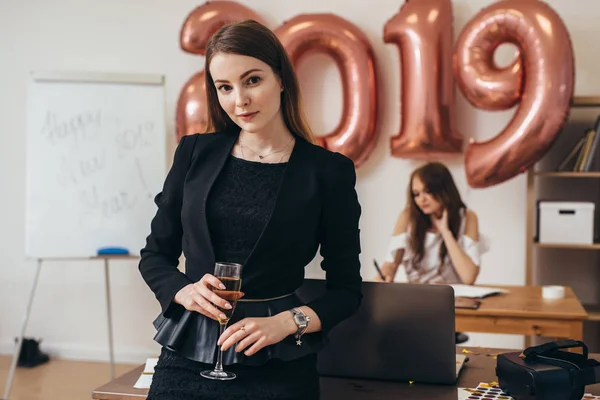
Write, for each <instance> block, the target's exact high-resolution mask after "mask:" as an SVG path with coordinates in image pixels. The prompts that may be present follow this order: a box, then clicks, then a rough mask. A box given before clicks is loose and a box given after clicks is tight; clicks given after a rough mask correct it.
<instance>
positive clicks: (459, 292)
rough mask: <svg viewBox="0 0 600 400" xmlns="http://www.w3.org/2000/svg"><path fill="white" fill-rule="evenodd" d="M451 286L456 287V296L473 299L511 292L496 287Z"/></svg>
mask: <svg viewBox="0 0 600 400" xmlns="http://www.w3.org/2000/svg"><path fill="white" fill-rule="evenodd" d="M450 286H452V288H453V289H454V297H470V298H472V299H483V298H485V297H488V296H493V295H496V294H501V293H508V292H509V291H508V290H506V289H500V288H494V287H483V286H471V285H462V284H453V285H450Z"/></svg>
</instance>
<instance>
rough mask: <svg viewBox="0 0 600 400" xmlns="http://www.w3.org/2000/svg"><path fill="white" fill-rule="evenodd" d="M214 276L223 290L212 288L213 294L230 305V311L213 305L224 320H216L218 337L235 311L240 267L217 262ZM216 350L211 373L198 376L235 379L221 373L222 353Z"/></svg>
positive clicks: (230, 373) (223, 372)
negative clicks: (223, 287) (223, 315)
mask: <svg viewBox="0 0 600 400" xmlns="http://www.w3.org/2000/svg"><path fill="white" fill-rule="evenodd" d="M214 275H215V276H216V277H217V279H219V280H220V281H221V282H223V285H225V289H221V288H215V287H213V288H212V291H213V293H215V294H216V295H217V296H219V297H221V298H222V299H225V300H227V301H229V302H230V304H231V309H227V308H222V307H220V306H218V305H215V306H216V307H217V308H218V309H219V311H221V312H222V313H223V314H225V319H221V318H219V319H218V321H219V337H220V336H221V335H222V334H223V331H225V327H226V326H227V324H228V323H229V319H230V318H231V316H232V315H233V312H234V311H235V306H236V304H237V300H238V299H239V298H240V294H241V293H240V289H241V287H242V266H241V265H240V264H236V263H226V262H218V263H216V264H215V273H214ZM218 348H219V353H218V355H217V363H216V364H215V368H214V369H213V370H212V371H211V370H207V371H202V372H201V373H200V375H201V376H203V377H204V378H208V379H216V380H219V381H228V380H231V379H235V374H234V373H233V372H228V371H223V351H222V350H221V346H218Z"/></svg>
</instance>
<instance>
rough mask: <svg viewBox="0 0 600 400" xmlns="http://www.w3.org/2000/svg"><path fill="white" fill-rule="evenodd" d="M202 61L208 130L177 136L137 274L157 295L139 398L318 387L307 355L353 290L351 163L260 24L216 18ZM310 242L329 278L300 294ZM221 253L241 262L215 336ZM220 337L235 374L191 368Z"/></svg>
mask: <svg viewBox="0 0 600 400" xmlns="http://www.w3.org/2000/svg"><path fill="white" fill-rule="evenodd" d="M205 71H206V91H207V101H208V109H209V132H210V133H204V134H195V135H189V136H185V137H183V138H182V139H181V141H180V143H179V145H178V147H177V149H176V151H175V155H174V160H173V165H172V167H171V170H170V171H169V173H168V175H167V178H166V180H165V183H164V187H163V190H162V191H161V193H159V194H158V195H157V196H156V199H155V202H156V204H157V206H158V210H157V213H156V215H155V217H154V218H153V220H152V223H151V233H150V235H149V236H148V238H147V242H146V246H145V247H144V248H143V249H142V251H141V261H140V264H139V268H140V272H141V274H142V276H143V278H144V280H145V281H146V283H147V284H148V286H149V287H150V289H151V290H152V291H153V292H154V294H155V295H156V298H157V299H158V301H159V303H160V305H161V313H160V315H159V316H158V317H157V319H156V320H155V321H154V325H155V327H156V329H157V334H156V336H155V340H156V341H157V342H158V343H160V344H161V345H162V351H161V355H160V357H159V361H158V364H157V365H156V368H155V373H154V376H153V380H152V386H151V388H150V392H149V397H148V399H149V400H166V399H219V400H224V399H236V400H241V399H253V400H257V399H267V398H268V399H303V400H307V399H318V398H319V377H318V373H317V370H316V357H317V356H316V353H317V351H318V350H319V349H320V348H321V347H322V346H323V345H324V343H325V336H326V333H327V332H328V331H329V330H330V329H332V328H333V327H334V326H335V325H337V324H338V323H339V322H341V321H342V320H344V319H345V318H347V317H349V316H350V315H352V314H353V313H354V312H355V311H356V309H357V308H358V306H359V304H360V301H361V281H362V280H361V275H360V262H359V253H360V239H359V219H360V214H361V207H360V204H359V202H358V198H357V194H356V191H355V188H354V186H355V182H356V174H355V169H354V164H353V162H352V161H351V160H350V159H348V158H347V157H345V156H343V155H341V154H339V153H334V152H331V151H328V150H326V149H324V148H322V147H320V146H317V145H315V144H314V139H313V136H312V134H311V131H310V129H309V127H308V126H307V124H306V122H305V120H304V117H303V113H302V109H301V103H300V91H299V86H298V81H297V79H296V75H295V73H294V70H293V68H292V65H291V63H290V61H289V59H288V57H287V55H286V52H285V50H284V49H283V47H282V45H281V43H280V42H279V41H278V39H277V38H276V36H275V35H274V34H273V33H272V32H271V31H270V30H269V29H267V28H265V27H264V26H262V25H260V24H259V23H257V22H255V21H244V22H238V23H233V24H229V25H227V26H224V27H223V28H221V29H220V30H219V31H218V32H217V33H215V35H214V36H213V37H212V38H211V39H210V41H209V43H208V46H207V52H206V61H205ZM319 246H320V253H321V255H322V257H323V261H322V263H321V267H322V268H323V269H324V270H325V271H326V279H327V289H328V290H327V293H326V294H325V295H324V296H323V297H321V298H319V299H316V300H314V301H312V302H310V303H308V304H303V303H302V301H301V300H300V299H299V298H298V297H297V296H296V295H295V293H294V292H295V291H296V289H298V288H299V287H300V286H301V285H302V282H303V279H304V268H305V266H306V265H307V264H309V263H310V262H311V261H312V260H313V258H314V257H315V255H316V252H317V250H318V248H319ZM182 250H183V253H184V255H185V259H186V262H185V272H180V270H179V269H178V268H177V266H178V259H179V256H180V255H181V252H182ZM218 261H222V262H236V263H240V264H242V265H243V269H242V289H241V290H242V292H243V293H244V297H243V298H242V299H240V300H239V302H238V304H237V307H236V310H235V313H234V314H233V317H232V319H231V321H230V324H229V327H228V328H227V329H226V330H225V332H224V333H223V335H222V336H221V337H219V329H218V322H217V321H216V319H217V317H218V316H219V310H218V309H217V308H215V307H214V304H218V305H219V306H222V307H224V306H225V305H226V303H227V302H226V301H225V300H223V299H222V298H220V297H218V296H217V295H216V294H214V293H213V292H212V291H211V288H212V287H217V286H218V285H219V284H220V281H219V280H218V279H217V278H216V277H214V276H213V275H212V273H213V270H214V265H215V262H218ZM291 310H295V312H297V313H301V314H303V315H305V316H306V317H308V318H309V319H310V321H309V323H308V326H307V327H303V326H302V327H299V326H298V325H297V323H296V322H295V319H294V317H293V314H292V312H291ZM217 344H220V345H222V348H223V350H224V355H223V364H224V366H225V369H226V370H229V371H232V372H235V373H236V375H237V378H236V379H234V380H231V381H216V380H209V379H205V378H203V377H201V376H200V371H203V370H207V369H212V368H213V366H214V363H215V359H216V350H217ZM348 351H352V349H348Z"/></svg>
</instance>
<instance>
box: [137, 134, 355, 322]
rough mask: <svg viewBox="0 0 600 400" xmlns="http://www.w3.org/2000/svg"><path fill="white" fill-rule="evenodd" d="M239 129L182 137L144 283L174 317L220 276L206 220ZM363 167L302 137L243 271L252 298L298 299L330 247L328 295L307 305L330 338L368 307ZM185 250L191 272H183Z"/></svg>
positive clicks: (159, 200)
mask: <svg viewBox="0 0 600 400" xmlns="http://www.w3.org/2000/svg"><path fill="white" fill-rule="evenodd" d="M238 135H239V132H219V133H210V134H195V135H190V136H185V137H183V138H182V139H181V141H180V143H179V145H178V146H177V149H176V151H175V155H174V160H173V165H172V167H171V169H170V171H169V173H168V175H167V178H166V180H165V183H164V186H163V189H162V191H161V193H159V194H158V195H157V196H156V198H155V203H156V205H157V206H158V210H157V212H156V215H155V217H154V218H153V220H152V223H151V233H150V235H149V236H148V237H147V240H146V246H145V247H144V248H143V249H142V250H141V261H140V263H139V269H140V272H141V274H142V277H143V278H144V280H145V281H146V283H147V284H148V286H149V287H150V289H151V290H152V291H153V292H154V294H155V295H156V298H157V299H158V301H159V302H160V304H161V308H162V313H163V315H165V316H168V314H169V310H170V309H171V308H172V307H180V308H181V306H180V305H178V304H176V303H174V302H173V298H174V297H175V294H176V293H177V292H178V291H179V290H180V289H181V288H183V287H184V286H186V285H188V284H189V283H192V282H197V281H198V280H200V278H202V276H203V275H204V274H205V273H211V274H212V273H213V271H214V264H215V261H227V260H215V256H214V253H213V249H212V243H211V237H210V232H209V227H208V225H207V219H206V213H205V210H206V200H207V198H208V196H209V192H210V189H211V187H212V185H213V183H214V182H215V179H216V178H217V176H218V175H219V172H220V171H221V169H222V167H223V165H224V164H225V161H226V160H227V158H228V157H229V156H230V154H231V151H232V148H233V146H234V144H235V142H236V140H237V137H238ZM355 182H356V173H355V169H354V164H353V162H352V161H351V160H350V159H349V158H347V157H345V156H343V155H341V154H339V153H333V152H331V151H328V150H326V149H323V148H322V147H319V146H316V145H313V144H311V143H309V142H307V141H305V140H304V139H302V138H299V137H297V138H296V144H295V146H294V149H293V151H292V153H291V155H290V159H289V162H288V165H287V167H286V169H285V172H284V175H283V178H282V183H281V186H280V188H279V192H278V195H277V199H276V202H275V207H274V209H273V212H272V214H271V217H270V219H269V221H268V222H267V225H266V227H265V228H264V230H263V232H262V234H261V236H260V238H259V240H258V242H257V243H256V245H255V247H254V249H253V250H252V252H251V254H250V256H249V257H248V259H247V261H246V263H245V264H244V266H243V269H242V271H243V272H242V291H243V292H244V293H245V298H270V297H276V296H280V295H283V294H288V293H291V292H294V291H295V290H296V289H298V288H299V287H300V286H301V285H302V282H303V279H304V268H305V266H306V265H307V264H308V263H310V262H311V261H312V260H313V258H314V256H315V255H316V252H317V249H318V248H319V245H320V246H321V247H320V252H321V255H322V256H323V261H322V263H321V267H322V268H323V269H324V270H325V271H326V279H327V288H328V291H327V293H326V294H325V295H324V296H323V297H321V298H319V299H316V300H315V301H312V302H310V303H309V304H307V305H308V306H309V307H311V308H312V309H313V310H314V311H315V312H316V313H317V315H318V316H319V319H320V320H321V323H322V329H323V331H324V332H327V331H328V330H329V329H331V328H332V327H333V326H335V325H336V324H337V323H339V322H340V321H342V320H343V319H345V318H347V317H348V316H350V315H351V314H352V313H354V311H356V309H357V308H358V306H359V304H360V301H361V296H362V295H361V281H362V279H361V275H360V261H359V253H360V238H359V219H360V214H361V207H360V204H359V202H358V198H357V194H356V191H355V189H354V185H355ZM182 250H183V252H184V255H185V258H186V263H185V273H181V272H180V271H179V270H178V269H177V265H178V263H179V256H180V255H181V252H182Z"/></svg>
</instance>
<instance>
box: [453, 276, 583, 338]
mask: <svg viewBox="0 0 600 400" xmlns="http://www.w3.org/2000/svg"><path fill="white" fill-rule="evenodd" d="M494 287H498V288H502V289H507V290H509V291H510V293H507V294H500V295H497V296H492V297H488V298H485V299H483V300H482V302H481V306H480V307H479V309H478V310H467V309H459V308H457V309H456V330H457V331H461V332H485V333H508V334H518V335H526V336H547V337H556V338H571V339H576V340H582V339H583V321H585V320H587V319H588V314H587V312H586V311H585V309H584V308H583V306H582V305H581V303H580V302H579V299H578V298H577V296H575V294H574V293H573V290H572V289H571V288H567V290H566V296H565V298H564V299H560V300H545V299H543V298H542V288H541V286H496V285H494Z"/></svg>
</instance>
